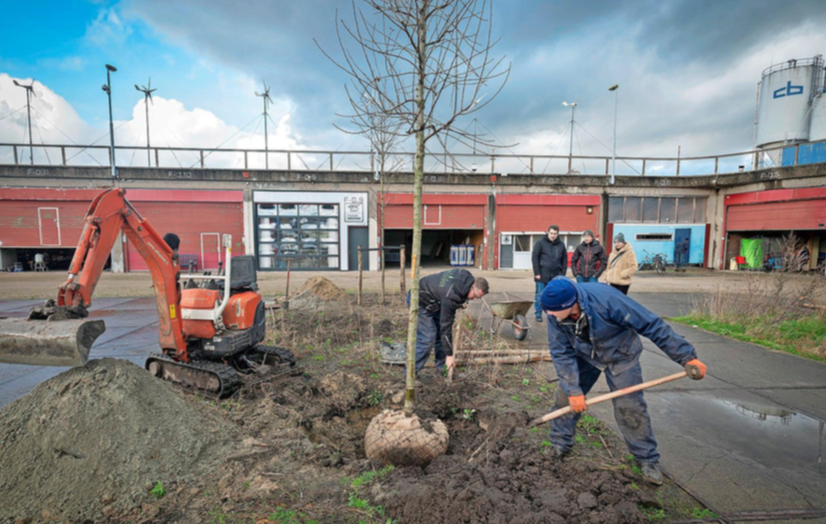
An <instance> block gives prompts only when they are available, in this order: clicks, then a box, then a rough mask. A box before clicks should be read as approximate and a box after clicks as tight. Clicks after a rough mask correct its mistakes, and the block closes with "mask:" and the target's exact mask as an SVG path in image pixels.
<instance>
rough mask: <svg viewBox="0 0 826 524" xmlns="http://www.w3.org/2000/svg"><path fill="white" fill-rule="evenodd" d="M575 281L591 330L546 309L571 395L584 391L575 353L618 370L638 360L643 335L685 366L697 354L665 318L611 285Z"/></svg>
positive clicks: (553, 348)
mask: <svg viewBox="0 0 826 524" xmlns="http://www.w3.org/2000/svg"><path fill="white" fill-rule="evenodd" d="M557 278H565V277H557ZM575 285H576V295H577V303H578V304H579V307H580V308H581V309H582V314H583V315H584V316H585V320H586V321H587V323H588V329H587V334H581V335H580V336H577V334H576V327H575V325H574V323H572V322H569V321H563V322H561V323H560V322H558V321H557V320H556V318H554V316H553V315H548V345H549V347H550V350H551V358H552V359H553V364H554V368H556V373H557V375H559V384H560V386H561V387H562V390H563V391H564V392H565V394H567V395H568V396H571V395H582V394H583V393H582V389H581V388H580V387H579V365H578V364H577V358H581V359H583V360H585V361H586V362H588V363H589V364H591V365H592V366H594V367H596V368H597V369H600V370H605V369H609V370H610V371H611V373H612V374H614V375H618V374H620V373H622V372H623V371H626V370H628V369H630V368H631V367H633V366H634V365H635V364H636V363H637V361H638V360H639V358H640V355H641V354H642V341H641V340H640V335H643V336H645V337H646V338H648V339H649V340H651V341H652V342H653V343H654V344H656V345H657V347H658V348H660V349H661V350H662V351H663V353H665V354H666V355H668V356H669V357H670V358H671V360H673V361H674V362H676V363H678V364H680V365H681V366H685V364H686V363H687V362H688V361H689V360H693V359H695V358H697V351H696V350H695V349H694V346H692V345H691V344H689V343H688V341H686V339H684V338H683V337H682V336H680V335H678V334H677V333H676V332H675V331H674V330H673V329H671V326H669V325H668V324H666V323H665V321H663V319H661V318H660V317H658V316H657V315H655V314H654V313H652V312H650V311H649V310H647V309H646V308H644V307H643V306H641V305H640V304H638V303H637V302H635V301H634V300H633V299H631V298H628V297H627V296H625V295H623V294H622V293H620V292H619V291H618V290H616V289H614V288H613V287H611V286H606V285H605V284H597V283H589V284H575ZM583 333H584V332H583Z"/></svg>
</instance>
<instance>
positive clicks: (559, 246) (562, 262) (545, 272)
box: [531, 225, 568, 322]
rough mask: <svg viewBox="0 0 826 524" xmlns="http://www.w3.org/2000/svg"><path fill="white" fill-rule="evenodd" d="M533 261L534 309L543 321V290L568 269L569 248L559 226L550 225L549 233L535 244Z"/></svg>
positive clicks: (538, 319) (532, 255)
mask: <svg viewBox="0 0 826 524" xmlns="http://www.w3.org/2000/svg"><path fill="white" fill-rule="evenodd" d="M531 261H532V262H533V278H534V280H535V281H536V296H535V298H534V311H535V312H536V321H537V322H542V305H541V304H540V303H539V297H540V296H541V295H542V290H543V289H545V285H547V284H548V282H550V281H551V280H553V279H554V277H558V276H560V275H561V276H565V272H566V271H567V270H568V249H567V248H566V247H565V243H564V242H562V241H561V240H560V239H559V226H556V225H554V226H551V227H549V228H548V234H547V235H546V236H544V237H542V238H541V239H540V240H539V241H538V242H537V243H536V244H534V246H533V253H532V254H531Z"/></svg>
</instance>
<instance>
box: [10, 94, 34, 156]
mask: <svg viewBox="0 0 826 524" xmlns="http://www.w3.org/2000/svg"><path fill="white" fill-rule="evenodd" d="M13 82H14V85H16V86H17V87H22V88H23V89H25V90H26V112H27V113H28V118H29V120H28V122H29V162H30V163H31V164H32V165H34V140H32V99H31V96H32V94H34V80H32V83H31V84H29V85H23V84H20V83H18V82H17V80H13Z"/></svg>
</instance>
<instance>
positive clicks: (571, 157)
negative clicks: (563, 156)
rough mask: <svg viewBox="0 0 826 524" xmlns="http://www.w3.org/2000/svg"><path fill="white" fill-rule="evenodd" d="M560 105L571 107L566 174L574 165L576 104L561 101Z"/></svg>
mask: <svg viewBox="0 0 826 524" xmlns="http://www.w3.org/2000/svg"><path fill="white" fill-rule="evenodd" d="M562 105H563V106H565V107H570V108H571V146H570V148H569V149H568V174H569V175H570V174H571V171H572V170H573V165H574V121H575V119H574V115H575V113H576V106H577V105H578V104H577V103H576V102H571V103H570V104H569V103H568V102H562Z"/></svg>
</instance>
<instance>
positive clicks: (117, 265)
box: [112, 233, 126, 273]
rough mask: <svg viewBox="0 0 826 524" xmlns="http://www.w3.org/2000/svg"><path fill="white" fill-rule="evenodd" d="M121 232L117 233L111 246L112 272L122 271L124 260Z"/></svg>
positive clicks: (123, 269)
mask: <svg viewBox="0 0 826 524" xmlns="http://www.w3.org/2000/svg"><path fill="white" fill-rule="evenodd" d="M123 251H124V250H123V234H122V233H121V234H119V235H118V239H117V240H115V245H113V246H112V273H124V272H125V271H126V263H125V262H124V252H123Z"/></svg>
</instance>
